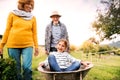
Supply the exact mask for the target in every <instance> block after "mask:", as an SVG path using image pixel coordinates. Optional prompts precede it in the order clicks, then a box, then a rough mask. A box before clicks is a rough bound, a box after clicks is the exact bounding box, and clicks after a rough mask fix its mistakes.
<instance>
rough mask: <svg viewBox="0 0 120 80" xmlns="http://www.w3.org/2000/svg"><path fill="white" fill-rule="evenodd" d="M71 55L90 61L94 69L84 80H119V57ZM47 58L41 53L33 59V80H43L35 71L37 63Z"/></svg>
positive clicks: (75, 52)
mask: <svg viewBox="0 0 120 80" xmlns="http://www.w3.org/2000/svg"><path fill="white" fill-rule="evenodd" d="M71 55H73V56H74V57H76V58H78V59H82V60H86V61H91V62H92V63H93V64H94V67H93V68H92V69H91V70H90V71H89V72H88V74H87V75H86V77H85V78H84V80H120V56H116V55H108V54H107V55H102V57H101V58H99V57H98V55H91V54H89V56H88V57H86V55H85V54H83V53H82V52H80V51H74V52H71ZM46 57H47V56H46V55H45V54H44V53H41V54H40V55H39V56H38V57H34V58H33V78H34V80H45V79H44V76H43V75H42V74H41V73H40V72H38V71H37V67H38V64H39V62H41V61H43V60H44V59H45V58H46Z"/></svg>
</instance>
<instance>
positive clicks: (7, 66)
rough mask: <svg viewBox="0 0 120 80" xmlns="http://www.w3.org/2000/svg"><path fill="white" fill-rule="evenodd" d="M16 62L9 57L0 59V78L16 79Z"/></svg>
mask: <svg viewBox="0 0 120 80" xmlns="http://www.w3.org/2000/svg"><path fill="white" fill-rule="evenodd" d="M16 78H17V69H16V62H15V60H13V59H11V58H6V59H0V80H16Z"/></svg>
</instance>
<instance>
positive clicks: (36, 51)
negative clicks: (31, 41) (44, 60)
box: [34, 48, 39, 56]
mask: <svg viewBox="0 0 120 80" xmlns="http://www.w3.org/2000/svg"><path fill="white" fill-rule="evenodd" d="M38 54H39V50H38V48H35V53H34V56H38Z"/></svg>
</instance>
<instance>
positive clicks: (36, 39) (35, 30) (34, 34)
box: [33, 17, 38, 48]
mask: <svg viewBox="0 0 120 80" xmlns="http://www.w3.org/2000/svg"><path fill="white" fill-rule="evenodd" d="M33 40H34V46H35V48H38V38H37V22H36V18H35V17H34V20H33Z"/></svg>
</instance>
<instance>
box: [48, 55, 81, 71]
mask: <svg viewBox="0 0 120 80" xmlns="http://www.w3.org/2000/svg"><path fill="white" fill-rule="evenodd" d="M48 62H49V65H50V70H51V71H57V72H62V71H74V70H78V69H79V68H80V62H78V61H76V62H73V63H72V64H71V66H69V67H68V68H65V69H61V68H60V67H59V65H58V63H57V61H56V58H55V56H54V55H49V56H48Z"/></svg>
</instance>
